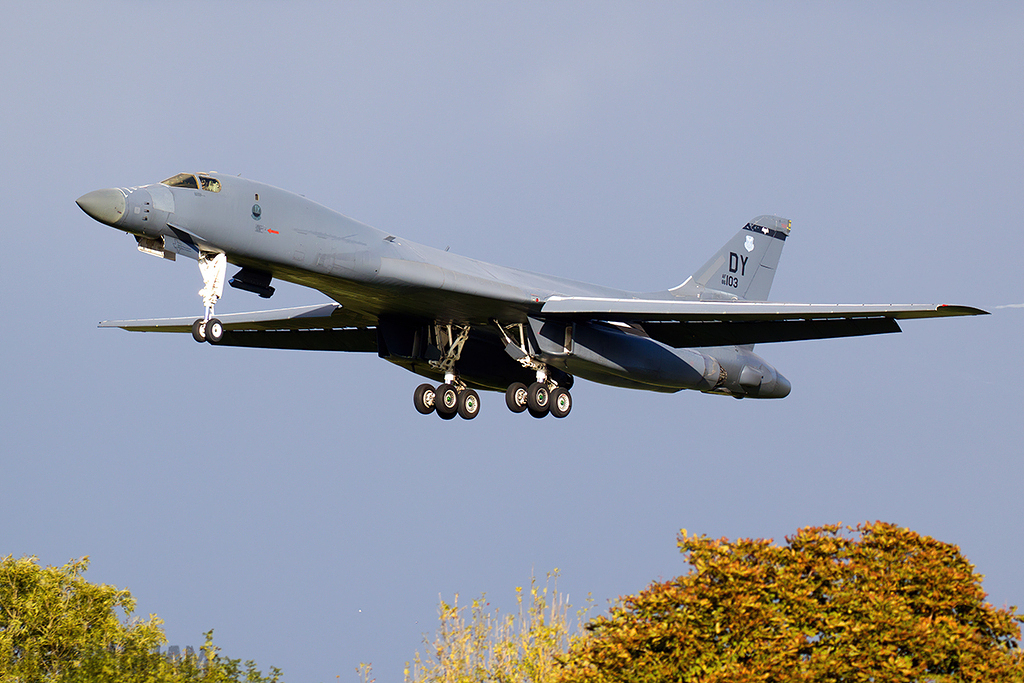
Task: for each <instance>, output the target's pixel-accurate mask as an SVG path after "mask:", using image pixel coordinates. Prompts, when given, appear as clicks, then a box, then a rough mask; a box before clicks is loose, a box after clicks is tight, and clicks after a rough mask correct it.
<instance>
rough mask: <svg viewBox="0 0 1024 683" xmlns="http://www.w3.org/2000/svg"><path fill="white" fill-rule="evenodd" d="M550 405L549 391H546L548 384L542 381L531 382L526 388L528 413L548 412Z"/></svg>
mask: <svg viewBox="0 0 1024 683" xmlns="http://www.w3.org/2000/svg"><path fill="white" fill-rule="evenodd" d="M550 405H551V393H550V392H549V391H548V385H547V384H544V383H543V382H534V383H533V384H531V385H530V388H529V389H527V390H526V407H527V408H529V409H530V413H541V414H544V413H546V412H548V408H549V407H550Z"/></svg>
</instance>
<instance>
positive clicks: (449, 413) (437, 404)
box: [434, 384, 459, 420]
mask: <svg viewBox="0 0 1024 683" xmlns="http://www.w3.org/2000/svg"><path fill="white" fill-rule="evenodd" d="M434 410H436V411H437V414H438V415H440V416H441V417H443V418H445V419H448V420H450V419H451V418H453V417H455V414H456V413H457V412H458V410H459V392H458V391H456V390H455V387H454V386H452V385H451V384H442V385H441V386H439V387H438V388H437V391H436V392H434Z"/></svg>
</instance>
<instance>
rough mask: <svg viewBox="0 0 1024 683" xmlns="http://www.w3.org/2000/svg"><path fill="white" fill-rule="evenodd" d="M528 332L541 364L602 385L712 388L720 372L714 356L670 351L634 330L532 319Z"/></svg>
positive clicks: (673, 389)
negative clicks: (543, 363) (541, 361)
mask: <svg viewBox="0 0 1024 683" xmlns="http://www.w3.org/2000/svg"><path fill="white" fill-rule="evenodd" d="M529 332H530V343H531V345H532V346H533V348H534V350H535V352H536V353H537V355H538V357H539V358H540V359H541V360H543V361H544V362H545V363H547V364H548V365H551V366H553V367H556V368H559V369H561V370H564V371H565V372H568V373H569V374H571V375H577V376H579V377H583V378H584V379H588V380H590V381H593V382H600V383H601V384H610V385H612V386H619V387H629V388H635V389H648V390H653V391H665V392H673V391H679V390H680V389H697V390H699V391H711V390H712V389H714V387H715V386H717V385H718V384H719V383H720V381H721V379H722V376H723V375H722V368H721V366H720V365H719V363H718V361H717V360H715V358H713V357H711V356H708V355H706V354H703V353H701V352H699V351H697V350H695V349H673V348H671V347H669V346H666V345H665V344H662V343H661V342H657V341H655V340H653V339H651V338H650V337H647V336H645V335H643V334H642V333H638V332H637V331H636V330H633V329H632V328H624V327H619V326H616V325H613V324H609V323H566V322H561V321H544V320H537V319H534V318H531V319H530V327H529Z"/></svg>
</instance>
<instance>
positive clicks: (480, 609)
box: [405, 570, 589, 683]
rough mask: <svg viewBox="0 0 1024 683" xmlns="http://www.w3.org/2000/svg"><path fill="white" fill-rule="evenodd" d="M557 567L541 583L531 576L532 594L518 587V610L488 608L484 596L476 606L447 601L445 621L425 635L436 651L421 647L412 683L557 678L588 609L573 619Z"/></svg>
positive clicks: (442, 618) (443, 609) (409, 675)
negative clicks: (431, 636)
mask: <svg viewBox="0 0 1024 683" xmlns="http://www.w3.org/2000/svg"><path fill="white" fill-rule="evenodd" d="M556 580H557V570H556V572H553V573H551V574H549V575H548V583H547V584H546V585H545V586H543V587H540V586H538V585H537V582H536V579H532V578H531V581H530V591H529V596H530V598H529V600H528V601H527V600H525V599H524V590H523V587H522V586H520V587H517V588H516V589H515V594H516V606H517V611H516V612H514V613H509V614H504V615H503V614H501V613H500V612H499V610H498V609H497V608H494V609H493V610H489V609H486V608H487V607H489V603H486V602H485V600H484V597H483V596H482V597H481V598H479V599H477V600H474V601H473V603H472V606H471V607H470V608H468V609H467V608H465V607H462V608H460V607H459V606H458V595H456V596H455V600H454V602H453V604H452V605H448V604H447V603H445V602H444V601H441V608H440V609H439V613H438V614H439V618H440V624H439V626H438V629H437V632H436V634H435V636H434V639H433V640H432V641H425V644H427V645H428V646H429V647H430V649H429V650H428V652H431V653H432V655H431V656H430V657H427V658H423V657H421V655H420V654H419V653H416V657H415V659H414V662H413V666H412V671H411V673H410V672H409V671H408V670H407V672H406V675H405V680H406V681H407V683H411V682H413V681H415V682H424V683H426V682H431V683H433V682H438V683H442V682H443V683H462V682H463V681H483V680H495V681H510V682H511V681H532V682H534V683H541V682H544V681H554V680H555V673H556V671H557V668H558V661H557V658H558V657H559V656H561V655H564V653H565V652H566V651H567V650H568V648H569V646H570V644H571V643H572V642H574V641H575V640H576V639H578V638H579V636H578V635H576V634H575V633H574V632H573V631H578V630H580V628H581V624H582V620H583V618H584V617H585V614H586V611H587V609H589V606H588V607H587V608H586V609H583V610H581V611H579V612H577V618H578V621H577V623H576V624H575V626H574V625H573V624H572V623H571V622H570V618H569V608H570V605H569V603H568V602H567V601H566V599H565V597H564V596H563V595H562V594H560V593H558V591H557V588H556V586H555V581H556Z"/></svg>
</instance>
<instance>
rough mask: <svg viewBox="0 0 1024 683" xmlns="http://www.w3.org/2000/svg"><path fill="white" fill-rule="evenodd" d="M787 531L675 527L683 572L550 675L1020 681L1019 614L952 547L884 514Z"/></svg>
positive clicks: (604, 626)
mask: <svg viewBox="0 0 1024 683" xmlns="http://www.w3.org/2000/svg"><path fill="white" fill-rule="evenodd" d="M786 541H787V544H786V545H785V546H782V547H778V546H774V545H772V544H771V542H770V541H765V540H750V539H741V540H738V541H735V542H730V541H728V540H726V539H721V540H712V539H709V538H707V537H706V536H695V537H691V536H688V535H687V533H686V530H685V529H684V530H682V532H681V534H680V536H679V548H680V551H681V552H683V553H684V554H685V555H686V559H687V562H688V564H689V565H690V566H691V569H690V571H689V572H688V573H687V574H685V575H683V576H680V577H678V578H675V579H672V580H670V581H665V582H661V583H654V584H652V585H651V586H649V587H648V588H647V589H646V590H644V591H643V592H641V593H639V594H638V595H634V596H629V597H626V598H624V599H623V600H622V601H621V603H620V604H619V605H618V606H616V607H615V608H613V609H612V610H611V611H610V613H609V614H608V615H607V616H602V617H598V618H596V619H594V620H592V621H591V622H590V623H589V624H588V625H587V627H586V628H587V630H588V631H590V637H589V638H587V639H585V640H581V641H579V642H578V643H576V644H575V645H574V647H572V648H571V650H570V652H569V654H568V655H567V656H566V657H565V659H564V660H563V663H564V665H565V668H564V670H563V671H562V676H561V678H562V680H563V681H565V682H566V683H568V682H571V681H592V682H595V683H605V682H611V681H641V682H642V681H701V683H713V682H715V681H812V680H813V681H883V680H884V681H936V682H939V681H1018V682H1019V681H1024V657H1022V653H1021V651H1020V649H1019V648H1018V643H1017V641H1018V639H1019V638H1020V635H1021V632H1020V626H1019V622H1020V621H1021V618H1020V617H1019V616H1018V615H1016V613H1015V609H1016V608H1009V609H1005V608H1004V609H995V608H993V607H992V606H991V605H989V604H988V603H986V602H985V593H984V592H983V591H982V589H981V578H982V577H981V576H980V575H978V574H976V573H974V568H973V566H972V565H971V564H970V563H969V562H968V561H967V559H966V558H964V557H963V556H962V555H961V554H960V549H959V548H958V547H956V546H954V545H949V544H946V543H941V542H939V541H936V540H934V539H932V538H929V537H927V536H921V535H919V534H917V533H915V532H913V531H910V530H908V529H901V528H899V527H897V526H894V525H892V524H885V523H882V522H876V523H874V524H863V525H859V526H857V527H856V528H850V527H846V528H845V529H844V528H842V527H840V526H839V525H832V526H823V527H815V528H806V529H801V530H799V531H798V532H797V533H796V535H794V536H792V537H788V538H787V539H786Z"/></svg>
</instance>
